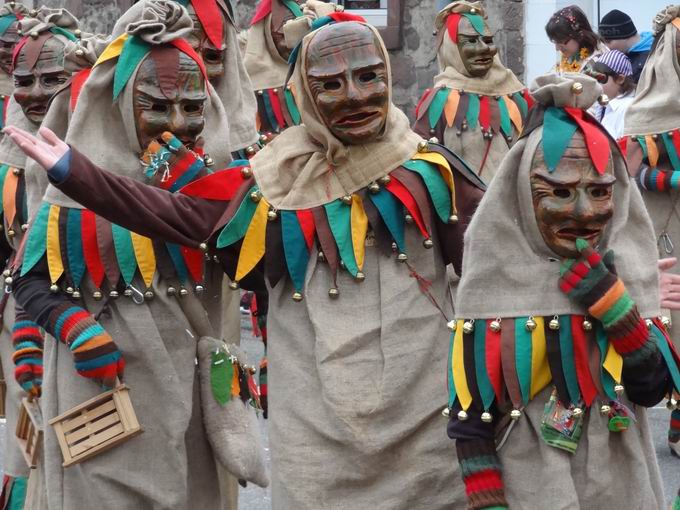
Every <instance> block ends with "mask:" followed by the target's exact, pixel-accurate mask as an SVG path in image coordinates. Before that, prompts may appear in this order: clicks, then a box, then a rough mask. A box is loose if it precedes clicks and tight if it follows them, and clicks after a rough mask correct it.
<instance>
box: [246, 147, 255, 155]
mask: <svg viewBox="0 0 680 510" xmlns="http://www.w3.org/2000/svg"><path fill="white" fill-rule="evenodd" d="M246 154H248V156H252V155H253V154H255V147H253V146H252V145H251V146H250V147H248V148H247V149H246Z"/></svg>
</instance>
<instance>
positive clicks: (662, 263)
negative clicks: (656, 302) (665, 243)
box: [658, 257, 680, 310]
mask: <svg viewBox="0 0 680 510" xmlns="http://www.w3.org/2000/svg"><path fill="white" fill-rule="evenodd" d="M677 263H678V259H677V258H675V257H671V258H667V259H659V265H658V267H659V293H660V294H661V308H668V309H670V310H680V275H677V274H673V273H669V272H668V270H669V269H672V268H673V267H674V266H675V264H677Z"/></svg>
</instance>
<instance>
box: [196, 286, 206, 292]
mask: <svg viewBox="0 0 680 510" xmlns="http://www.w3.org/2000/svg"><path fill="white" fill-rule="evenodd" d="M204 290H205V287H204V286H203V285H196V286H195V287H194V292H195V293H196V294H201V293H202V292H203V291H204Z"/></svg>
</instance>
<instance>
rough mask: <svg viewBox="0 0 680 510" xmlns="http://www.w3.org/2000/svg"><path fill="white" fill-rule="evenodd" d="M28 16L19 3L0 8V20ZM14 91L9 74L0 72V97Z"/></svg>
mask: <svg viewBox="0 0 680 510" xmlns="http://www.w3.org/2000/svg"><path fill="white" fill-rule="evenodd" d="M28 15H29V11H28V8H27V7H26V6H25V5H24V4H20V3H19V2H13V3H12V4H11V5H10V4H4V5H2V6H0V19H2V18H4V17H5V16H16V17H17V18H22V17H25V16H28ZM13 91H14V78H13V77H12V75H11V74H7V73H5V72H4V71H0V95H3V96H9V95H10V94H11V93H12V92H13Z"/></svg>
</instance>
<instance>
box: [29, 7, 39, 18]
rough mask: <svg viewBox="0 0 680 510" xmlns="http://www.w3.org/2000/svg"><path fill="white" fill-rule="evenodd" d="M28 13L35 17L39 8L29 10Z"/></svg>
mask: <svg viewBox="0 0 680 510" xmlns="http://www.w3.org/2000/svg"><path fill="white" fill-rule="evenodd" d="M28 15H29V16H30V17H31V18H35V17H36V16H37V15H38V11H37V9H31V10H30V11H28Z"/></svg>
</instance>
